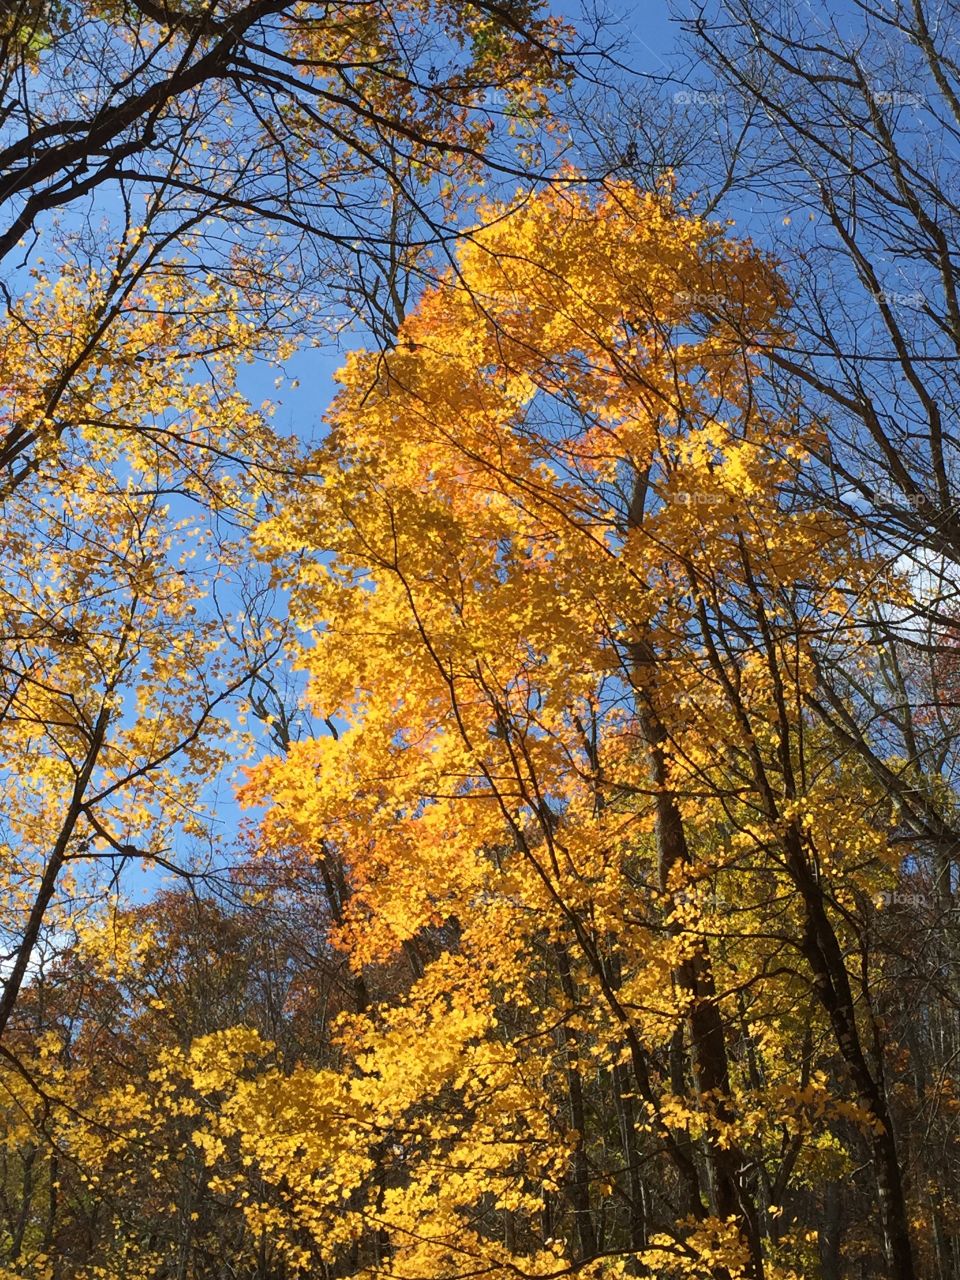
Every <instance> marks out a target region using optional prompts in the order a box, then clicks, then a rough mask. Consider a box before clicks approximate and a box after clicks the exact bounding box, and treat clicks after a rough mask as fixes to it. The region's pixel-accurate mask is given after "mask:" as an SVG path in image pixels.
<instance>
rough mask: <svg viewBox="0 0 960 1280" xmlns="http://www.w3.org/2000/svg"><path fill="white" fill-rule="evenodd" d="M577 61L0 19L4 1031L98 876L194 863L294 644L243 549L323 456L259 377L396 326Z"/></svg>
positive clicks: (497, 19) (40, 10)
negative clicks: (5, 268) (333, 337)
mask: <svg viewBox="0 0 960 1280" xmlns="http://www.w3.org/2000/svg"><path fill="white" fill-rule="evenodd" d="M564 39H565V34H564V31H563V30H562V29H561V28H560V26H559V25H558V24H557V23H555V22H554V21H553V20H552V19H551V18H549V17H547V16H544V15H542V14H541V13H540V12H539V10H537V9H535V8H529V7H527V6H520V7H512V6H507V7H498V8H497V9H496V12H489V13H488V12H487V11H486V10H485V9H484V8H483V7H482V6H476V5H473V4H469V5H460V4H453V5H451V6H441V7H440V8H439V9H438V8H436V7H435V6H432V5H425V4H420V3H413V4H410V5H400V6H396V5H389V6H387V5H380V4H370V5H367V4H365V5H361V6H349V5H348V6H341V7H334V8H333V9H331V8H330V7H328V6H321V7H320V8H318V9H313V8H311V7H310V6H302V5H297V6H294V5H291V4H287V3H282V2H274V0H271V2H270V3H259V2H258V3H254V4H250V5H233V4H225V5H224V4H219V3H215V4H213V5H207V6H202V7H200V8H197V7H196V6H193V5H191V4H187V5H185V6H179V7H177V6H174V7H172V8H171V7H169V6H167V5H165V4H161V5H153V4H145V5H143V6H140V5H120V6H116V5H113V6H111V5H106V6H99V5H93V6H90V5H71V4H59V3H55V4H50V5H48V4H39V5H18V6H13V7H10V6H7V7H6V8H5V9H4V12H3V14H2V16H0V78H2V87H3V101H4V104H5V105H4V110H3V118H2V126H0V130H2V132H0V156H2V162H3V166H4V171H5V173H6V177H5V180H4V183H3V185H2V188H0V217H4V218H5V219H6V221H5V222H4V223H3V225H2V226H0V256H4V257H5V259H6V261H7V263H8V264H9V265H10V267H11V270H10V273H9V275H8V278H7V281H6V283H5V285H4V287H3V302H4V312H3V315H2V318H0V332H2V350H0V386H2V388H3V392H4V405H3V409H2V420H0V502H2V512H0V561H2V568H0V645H2V659H0V662H2V666H0V672H2V677H0V774H2V777H3V782H4V788H5V792H6V795H7V804H6V805H5V806H4V815H3V827H2V830H0V840H2V844H3V851H4V888H5V890H6V893H5V907H4V911H3V916H2V920H0V930H2V934H3V937H4V950H5V951H6V962H5V969H4V979H3V980H4V990H3V994H2V996H0V1033H2V1031H3V1029H4V1028H5V1027H6V1025H7V1023H8V1021H9V1019H10V1016H11V1013H12V1011H13V1009H14V1006H15V1004H16V1001H17V999H18V996H19V993H20V990H21V989H22V986H23V983H24V981H25V979H26V978H27V976H28V973H29V969H30V966H31V964H35V963H37V955H38V952H37V947H38V943H39V942H40V941H41V940H42V938H43V937H44V936H46V937H47V938H56V937H57V936H58V935H59V934H60V933H68V932H69V930H70V928H71V925H72V917H73V916H74V915H75V914H76V912H77V911H78V910H83V908H84V906H85V903H86V901H87V900H88V899H89V897H90V896H92V895H95V893H96V891H97V885H98V883H99V884H102V878H101V877H100V876H99V875H98V872H97V868H98V866H101V865H104V864H106V865H107V866H108V868H109V873H110V874H111V875H112V874H114V872H115V871H116V870H117V868H119V867H120V866H121V865H122V863H123V862H124V861H125V860H129V859H131V858H141V859H147V860H148V861H150V862H152V863H154V864H157V863H165V864H167V865H168V866H172V867H174V868H177V869H179V870H183V871H189V870H190V869H191V852H192V851H193V850H194V849H195V845H196V844H197V843H198V842H199V843H202V842H206V843H207V844H208V845H209V842H210V828H209V825H208V824H207V823H206V822H205V821H204V818H203V809H204V805H205V802H206V801H207V800H208V799H209V798H210V795H211V791H212V779H214V778H215V777H216V775H217V774H218V773H219V772H221V771H222V770H223V769H224V768H225V767H226V765H227V764H228V763H229V762H230V761H231V760H236V758H238V757H240V758H242V757H243V754H244V752H245V751H247V750H249V746H250V743H249V740H247V741H246V742H244V740H243V735H242V733H240V732H239V730H240V728H241V726H240V725H239V723H238V715H239V714H240V713H239V712H238V710H237V707H238V706H239V704H240V702H241V699H240V698H239V697H238V695H240V694H242V692H243V691H244V690H247V689H248V688H249V686H250V682H251V680H255V679H256V678H257V677H258V676H259V675H260V674H261V673H262V672H263V669H264V666H265V664H268V663H271V662H274V661H275V660H276V657H277V654H278V652H279V644H280V640H281V638H282V631H283V623H282V620H279V619H278V620H277V623H276V625H275V626H274V627H273V629H272V633H271V631H270V628H267V634H266V635H265V636H264V635H263V634H262V633H263V627H262V625H261V623H262V618H260V619H258V617H257V614H258V613H259V614H261V615H262V614H263V613H268V614H270V613H274V612H276V611H277V610H275V609H272V608H270V607H268V606H267V605H266V604H265V598H264V596H263V591H262V586H261V584H259V583H258V582H257V581H256V579H255V577H251V575H250V571H249V570H248V568H247V565H248V561H249V555H248V553H247V551H246V549H245V539H246V537H247V535H248V532H249V529H250V527H251V526H252V524H253V523H254V522H255V520H256V519H257V518H258V515H260V514H262V513H263V511H264V510H266V509H267V504H269V503H270V502H274V503H276V502H279V501H282V500H284V495H286V494H289V493H291V492H293V491H294V490H295V489H296V485H297V482H298V477H299V476H300V474H301V473H300V461H301V459H300V457H299V455H298V450H297V448H296V446H295V444H294V443H293V442H292V441H290V440H288V439H284V438H283V437H282V436H280V435H278V433H276V432H275V431H273V430H272V429H271V427H270V424H269V408H268V407H267V406H258V405H255V404H252V403H250V401H249V398H247V397H245V396H244V395H243V393H242V390H241V383H242V367H243V366H244V365H245V364H247V363H251V362H267V363H270V362H278V363H282V362H283V361H284V360H285V359H286V358H287V357H288V356H289V355H290V354H291V352H292V350H293V349H294V346H295V345H296V344H297V343H300V342H307V341H309V340H310V338H311V336H312V337H313V338H316V337H317V334H318V332H320V331H321V329H323V330H325V331H326V332H329V330H330V327H331V322H330V320H329V314H330V311H331V310H332V309H333V310H336V309H339V316H338V319H337V321H336V323H338V324H339V323H343V322H345V318H346V317H347V316H348V315H349V308H350V305H351V302H350V300H351V298H353V299H354V302H356V303H357V305H358V306H360V305H361V304H362V307H374V309H375V311H376V314H377V316H378V317H379V322H380V327H381V329H389V327H390V325H394V326H395V324H396V323H397V321H398V315H399V312H400V311H402V308H403V305H404V301H403V299H404V290H405V289H406V287H407V282H408V277H409V274H410V273H411V272H414V271H416V270H426V269H427V264H426V261H425V254H426V252H427V249H428V242H429V244H430V245H431V246H432V247H434V248H436V247H437V246H438V245H439V244H441V243H442V240H443V234H444V233H443V227H444V223H445V220H450V219H455V218H456V217H457V216H458V209H459V202H460V201H461V200H462V201H464V202H466V201H467V194H466V188H467V185H468V183H467V180H468V179H469V180H473V179H476V180H480V179H481V178H482V176H483V175H484V174H485V173H487V172H488V171H492V170H496V169H498V168H499V169H512V170H514V171H517V170H518V169H522V168H526V167H528V165H529V164H530V163H531V160H530V153H531V152H532V151H535V150H536V145H537V144H536V134H537V128H538V126H537V124H536V120H535V117H536V115H537V112H538V110H539V107H540V105H541V104H542V102H543V101H544V100H545V96H546V94H547V93H548V91H549V90H550V89H551V88H552V87H554V86H556V85H557V84H559V83H560V82H562V80H563V78H564V77H565V75H566V74H567V66H566V63H565V60H564V56H563V53H562V49H561V46H562V43H563V40H564ZM492 95H498V97H497V103H498V104H499V105H496V104H494V105H492V106H491V97H492ZM507 116H509V117H510V120H511V124H512V125H513V126H515V132H516V134H517V138H516V139H515V140H514V141H507V142H506V143H505V145H503V146H502V147H501V144H500V136H501V133H502V132H505V130H501V129H500V128H499V124H498V119H499V118H506V117H507ZM454 181H456V182H458V183H459V184H460V185H459V188H458V189H457V190H454V189H453V188H452V186H451V183H452V182H454ZM48 245H49V248H48V247H47V246H48ZM318 246H321V249H320V250H319V251H317V250H318ZM350 264H352V266H350ZM338 273H339V276H340V278H339V279H338V280H337V283H336V284H335V285H331V286H330V287H329V288H327V287H326V286H324V287H323V288H322V289H321V288H319V287H318V288H314V287H313V285H314V284H318V285H319V282H320V281H321V278H324V277H325V278H334V277H336V276H337V274H338ZM377 282H379V283H377ZM361 286H362V289H361V292H362V294H363V296H362V298H359V301H358V295H357V290H358V288H361ZM320 306H322V307H323V308H324V309H325V315H324V317H319V316H318V307H320ZM377 308H378V310H377ZM354 309H356V307H354ZM238 601H246V602H247V603H250V602H253V604H254V606H255V607H254V609H253V610H244V609H242V608H240V607H239V605H238ZM277 609H279V606H278V607H277ZM280 611H281V612H282V610H280ZM250 613H252V617H251V616H244V615H245V614H250Z"/></svg>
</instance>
